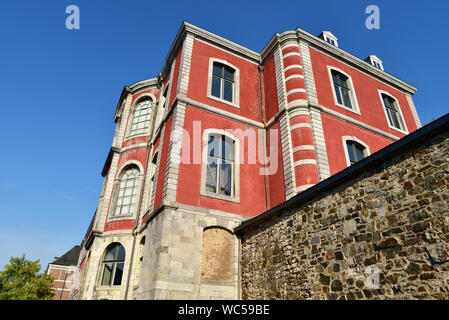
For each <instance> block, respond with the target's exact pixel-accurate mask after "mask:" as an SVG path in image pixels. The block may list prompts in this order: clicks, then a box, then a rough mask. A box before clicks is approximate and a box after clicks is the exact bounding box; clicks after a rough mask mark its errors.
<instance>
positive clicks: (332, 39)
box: [319, 31, 338, 47]
mask: <svg viewBox="0 0 449 320" xmlns="http://www.w3.org/2000/svg"><path fill="white" fill-rule="evenodd" d="M319 37H320V38H321V39H323V40H324V41H326V42H327V43H330V44H331V45H333V46H336V47H338V39H337V37H336V36H334V35H333V34H332V32H330V31H323V32H322V33H321V34H320V35H319Z"/></svg>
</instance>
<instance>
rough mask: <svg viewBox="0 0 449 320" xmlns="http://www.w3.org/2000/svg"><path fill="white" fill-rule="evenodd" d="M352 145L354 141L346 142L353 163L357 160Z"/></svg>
mask: <svg viewBox="0 0 449 320" xmlns="http://www.w3.org/2000/svg"><path fill="white" fill-rule="evenodd" d="M352 145H353V143H351V142H346V148H347V150H348V155H349V160H350V161H351V163H353V162H356V158H355V154H354V149H353V147H352Z"/></svg>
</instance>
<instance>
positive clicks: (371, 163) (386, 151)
mask: <svg viewBox="0 0 449 320" xmlns="http://www.w3.org/2000/svg"><path fill="white" fill-rule="evenodd" d="M445 130H449V113H447V114H446V115H444V116H442V117H441V118H439V119H437V120H435V121H433V122H431V123H429V124H427V125H425V126H424V127H422V128H421V129H419V130H416V131H414V132H412V133H411V134H409V135H407V136H405V137H404V138H402V139H400V140H398V141H396V142H395V143H393V144H390V145H388V146H387V147H385V148H383V149H381V150H379V151H378V152H376V153H374V154H372V155H371V156H369V157H367V158H365V159H363V160H362V161H360V162H357V163H356V164H354V165H352V166H350V167H348V168H346V169H345V170H343V171H340V172H339V173H337V174H335V175H333V176H331V177H329V178H328V179H326V180H323V181H321V182H320V183H318V184H316V185H314V186H313V187H311V188H309V189H307V190H306V191H304V192H302V193H300V194H297V195H296V196H294V197H293V198H291V199H290V200H288V201H285V202H283V203H281V204H280V205H278V206H276V207H274V208H272V209H270V210H268V211H265V212H264V213H261V214H259V215H257V216H255V217H253V218H251V219H248V220H245V221H243V222H242V223H241V224H240V225H239V226H237V227H236V228H235V229H234V232H235V233H236V234H241V233H242V231H243V230H244V229H246V228H248V227H250V226H252V225H254V224H256V223H258V222H260V221H263V220H265V219H268V218H270V217H273V216H276V215H277V214H279V213H281V212H282V211H283V210H284V209H287V208H291V207H294V206H298V205H300V204H302V203H304V202H306V201H308V200H310V199H312V198H313V197H315V196H317V195H320V194H323V193H324V192H326V191H328V190H329V189H331V188H334V187H336V186H338V185H341V184H342V183H344V182H346V181H347V180H349V179H352V178H354V177H357V176H359V175H360V174H362V173H363V172H366V171H367V170H369V169H371V168H373V167H376V166H379V165H380V164H383V163H385V162H387V161H388V160H389V159H391V158H392V157H394V156H396V155H397V154H399V153H401V152H403V151H405V150H410V148H412V147H414V146H417V145H419V144H420V143H423V142H424V141H427V140H428V139H429V138H431V137H433V136H435V135H436V134H438V133H440V132H443V131H445Z"/></svg>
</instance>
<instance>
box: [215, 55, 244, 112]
mask: <svg viewBox="0 0 449 320" xmlns="http://www.w3.org/2000/svg"><path fill="white" fill-rule="evenodd" d="M239 81H240V71H239V69H238V68H237V67H235V66H233V65H232V64H230V63H228V62H227V61H225V60H219V59H215V58H210V59H209V74H208V80H207V97H208V98H209V99H213V100H217V101H220V102H222V103H225V104H228V105H231V106H233V107H236V108H239V101H240V93H239V91H240V86H239Z"/></svg>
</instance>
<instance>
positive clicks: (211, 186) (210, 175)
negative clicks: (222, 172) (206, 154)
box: [206, 158, 217, 193]
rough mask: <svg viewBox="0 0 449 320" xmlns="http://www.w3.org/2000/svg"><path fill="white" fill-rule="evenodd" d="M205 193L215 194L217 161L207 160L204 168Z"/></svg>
mask: <svg viewBox="0 0 449 320" xmlns="http://www.w3.org/2000/svg"><path fill="white" fill-rule="evenodd" d="M206 170H207V172H206V191H209V192H214V193H216V192H217V159H214V158H208V159H207V168H206Z"/></svg>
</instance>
